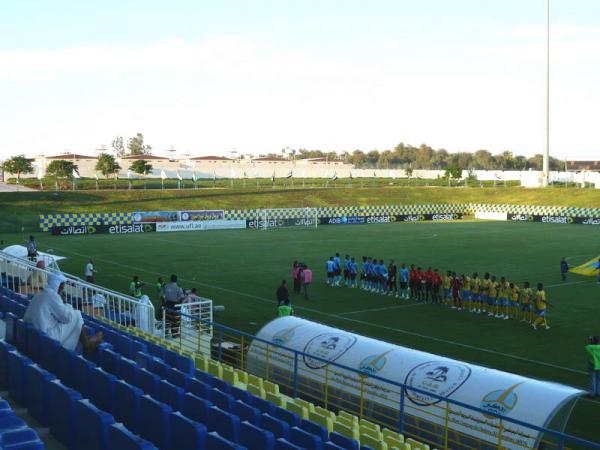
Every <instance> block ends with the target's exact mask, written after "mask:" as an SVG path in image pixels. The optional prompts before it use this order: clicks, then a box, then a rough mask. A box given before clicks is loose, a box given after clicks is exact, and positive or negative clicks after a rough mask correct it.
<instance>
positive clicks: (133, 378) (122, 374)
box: [115, 358, 140, 384]
mask: <svg viewBox="0 0 600 450" xmlns="http://www.w3.org/2000/svg"><path fill="white" fill-rule="evenodd" d="M139 370H140V368H139V366H138V365H137V363H136V362H135V361H132V360H131V359H127V358H120V359H119V360H118V361H117V369H116V372H115V375H116V376H117V378H120V379H122V380H125V381H127V382H128V383H129V384H136V383H137V380H138V375H139V374H138V371H139Z"/></svg>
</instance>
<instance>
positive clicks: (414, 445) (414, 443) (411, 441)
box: [406, 438, 429, 450]
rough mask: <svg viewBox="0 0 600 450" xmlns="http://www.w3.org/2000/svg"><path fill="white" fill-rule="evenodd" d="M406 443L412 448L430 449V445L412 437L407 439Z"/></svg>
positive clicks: (419, 449) (417, 449) (418, 449)
mask: <svg viewBox="0 0 600 450" xmlns="http://www.w3.org/2000/svg"><path fill="white" fill-rule="evenodd" d="M406 443H407V444H408V445H410V448H411V449H416V450H429V445H427V444H423V443H422V442H418V441H415V440H414V439H411V438H408V439H406Z"/></svg>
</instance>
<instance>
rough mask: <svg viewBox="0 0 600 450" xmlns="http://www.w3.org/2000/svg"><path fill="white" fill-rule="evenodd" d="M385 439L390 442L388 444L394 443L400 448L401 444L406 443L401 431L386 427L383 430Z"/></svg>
mask: <svg viewBox="0 0 600 450" xmlns="http://www.w3.org/2000/svg"><path fill="white" fill-rule="evenodd" d="M382 434H383V440H384V441H385V442H387V443H388V445H393V446H395V447H398V448H400V445H399V444H404V436H403V435H401V434H400V433H398V432H396V431H393V430H390V429H389V428H384V429H383V430H382Z"/></svg>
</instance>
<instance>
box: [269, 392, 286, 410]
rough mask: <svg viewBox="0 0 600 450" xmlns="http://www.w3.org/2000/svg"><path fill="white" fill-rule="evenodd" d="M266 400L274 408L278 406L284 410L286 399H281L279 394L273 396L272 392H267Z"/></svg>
mask: <svg viewBox="0 0 600 450" xmlns="http://www.w3.org/2000/svg"><path fill="white" fill-rule="evenodd" d="M266 399H267V400H268V401H270V402H271V403H273V404H274V405H275V406H280V407H282V408H285V404H286V399H285V398H283V397H282V396H281V395H279V394H273V393H272V392H268V391H267V398H266Z"/></svg>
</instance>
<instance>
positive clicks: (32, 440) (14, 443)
mask: <svg viewBox="0 0 600 450" xmlns="http://www.w3.org/2000/svg"><path fill="white" fill-rule="evenodd" d="M0 448H1V449H3V450H44V448H45V447H44V443H43V442H42V441H41V440H40V439H39V437H38V435H37V434H36V433H35V431H33V430H32V429H31V428H17V429H14V430H7V431H4V432H2V433H1V434H0Z"/></svg>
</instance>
